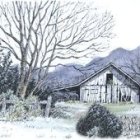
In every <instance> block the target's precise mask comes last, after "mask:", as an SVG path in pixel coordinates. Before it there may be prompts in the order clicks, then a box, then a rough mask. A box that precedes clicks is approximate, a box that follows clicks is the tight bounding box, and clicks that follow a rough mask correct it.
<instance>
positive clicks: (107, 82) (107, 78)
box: [106, 73, 113, 84]
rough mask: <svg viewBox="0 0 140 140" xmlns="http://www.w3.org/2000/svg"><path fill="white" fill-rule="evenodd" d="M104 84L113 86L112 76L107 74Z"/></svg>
mask: <svg viewBox="0 0 140 140" xmlns="http://www.w3.org/2000/svg"><path fill="white" fill-rule="evenodd" d="M106 84H113V74H112V73H109V74H107V75H106Z"/></svg>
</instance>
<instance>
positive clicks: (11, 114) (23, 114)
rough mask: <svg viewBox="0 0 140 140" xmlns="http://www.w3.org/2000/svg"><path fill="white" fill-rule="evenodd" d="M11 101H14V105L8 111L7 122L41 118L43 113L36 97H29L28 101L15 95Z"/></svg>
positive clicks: (11, 97)
mask: <svg viewBox="0 0 140 140" xmlns="http://www.w3.org/2000/svg"><path fill="white" fill-rule="evenodd" d="M10 99H13V100H12V101H14V104H13V105H10V107H9V108H8V109H7V113H6V118H7V120H10V121H15V120H23V119H27V118H29V117H32V116H34V117H37V116H40V115H41V113H42V111H41V108H40V106H39V105H38V104H37V102H38V99H37V98H36V97H35V96H29V97H28V98H27V99H25V100H21V99H19V98H18V97H16V96H15V95H13V96H12V95H11V96H10Z"/></svg>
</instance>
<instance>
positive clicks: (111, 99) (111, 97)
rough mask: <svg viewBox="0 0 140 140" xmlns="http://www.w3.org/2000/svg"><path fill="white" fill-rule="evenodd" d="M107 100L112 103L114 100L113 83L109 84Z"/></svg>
mask: <svg viewBox="0 0 140 140" xmlns="http://www.w3.org/2000/svg"><path fill="white" fill-rule="evenodd" d="M106 99H107V102H108V103H112V102H113V87H112V85H110V84H108V85H107V97H106Z"/></svg>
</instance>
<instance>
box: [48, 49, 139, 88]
mask: <svg viewBox="0 0 140 140" xmlns="http://www.w3.org/2000/svg"><path fill="white" fill-rule="evenodd" d="M139 52H140V47H137V48H136V49H134V50H131V51H129V50H125V49H123V48H117V49H115V50H113V51H112V52H111V53H110V54H109V55H108V56H107V57H96V58H94V59H93V60H92V61H90V62H89V63H88V64H87V65H86V66H82V65H77V64H68V65H66V66H60V67H58V68H57V69H56V70H55V71H54V72H51V73H50V74H49V77H48V79H49V80H48V81H47V84H49V85H52V87H54V88H57V87H64V86H68V85H74V84H76V83H79V82H80V81H82V80H83V79H85V78H86V77H88V76H89V75H91V74H93V73H94V72H96V71H98V70H99V69H100V68H102V67H104V66H105V65H107V64H108V63H110V62H112V63H114V64H115V65H116V66H117V67H119V68H121V69H122V70H123V71H125V72H127V73H128V74H130V75H131V76H134V75H133V74H132V71H131V69H128V68H127V67H126V66H127V65H128V64H131V63H132V59H133V62H134V61H136V59H138V58H137V57H136V56H137V55H138V53H139ZM139 57H140V56H139ZM135 78H136V77H135ZM136 80H137V81H138V82H139V78H136Z"/></svg>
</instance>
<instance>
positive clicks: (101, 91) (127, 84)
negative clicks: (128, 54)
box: [80, 67, 139, 103]
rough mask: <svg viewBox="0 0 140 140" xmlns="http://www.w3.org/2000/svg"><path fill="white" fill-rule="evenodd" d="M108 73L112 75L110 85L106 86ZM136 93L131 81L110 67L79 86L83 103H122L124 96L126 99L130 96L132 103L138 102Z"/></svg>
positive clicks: (136, 89)
mask: <svg viewBox="0 0 140 140" xmlns="http://www.w3.org/2000/svg"><path fill="white" fill-rule="evenodd" d="M109 73H112V74H113V83H112V85H106V75H107V74H109ZM138 92H139V91H138V88H137V87H136V86H135V85H134V83H133V82H132V80H130V79H129V78H127V77H126V76H125V75H123V74H121V73H119V72H118V71H117V70H116V69H113V68H111V67H110V68H109V69H106V70H104V71H102V72H101V73H100V74H98V75H96V76H94V77H93V78H92V79H90V80H89V81H87V82H86V83H84V84H82V85H81V87H80V100H81V101H85V102H108V103H110V102H115V103H117V102H120V101H122V100H123V99H122V97H123V96H124V95H126V97H127V99H128V97H129V96H131V101H132V102H138V101H139V96H138ZM125 99H126V98H125Z"/></svg>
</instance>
